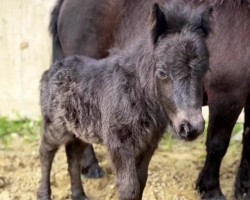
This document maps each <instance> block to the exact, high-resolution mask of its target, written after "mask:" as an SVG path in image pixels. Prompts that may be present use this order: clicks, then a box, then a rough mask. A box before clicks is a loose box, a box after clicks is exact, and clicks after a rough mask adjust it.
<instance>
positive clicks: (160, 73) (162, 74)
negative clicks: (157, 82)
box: [156, 69, 168, 79]
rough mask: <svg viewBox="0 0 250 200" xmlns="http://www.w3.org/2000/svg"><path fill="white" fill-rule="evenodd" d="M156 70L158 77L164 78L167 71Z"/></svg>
mask: <svg viewBox="0 0 250 200" xmlns="http://www.w3.org/2000/svg"><path fill="white" fill-rule="evenodd" d="M156 72H157V75H158V77H159V78H161V79H165V78H167V77H168V75H167V72H166V71H165V70H163V69H157V70H156Z"/></svg>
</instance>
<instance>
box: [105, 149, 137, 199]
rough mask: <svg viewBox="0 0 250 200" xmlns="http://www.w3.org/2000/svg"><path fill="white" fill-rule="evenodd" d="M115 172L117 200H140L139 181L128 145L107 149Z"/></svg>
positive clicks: (133, 158) (132, 154)
mask: <svg viewBox="0 0 250 200" xmlns="http://www.w3.org/2000/svg"><path fill="white" fill-rule="evenodd" d="M109 152H110V155H111V160H112V163H113V166H114V168H115V171H116V173H117V188H118V193H119V200H140V199H141V198H140V183H139V180H138V177H137V172H136V162H135V157H134V153H133V151H131V149H130V148H129V147H127V148H124V147H118V148H113V149H109Z"/></svg>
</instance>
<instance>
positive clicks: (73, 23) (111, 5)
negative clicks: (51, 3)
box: [50, 0, 250, 199]
mask: <svg viewBox="0 0 250 200" xmlns="http://www.w3.org/2000/svg"><path fill="white" fill-rule="evenodd" d="M167 1H169V0H159V1H158V2H160V3H162V2H167ZM184 1H185V2H186V3H189V4H192V6H199V5H200V4H211V5H213V7H214V14H213V16H214V20H213V24H212V30H213V34H211V35H210V37H209V39H208V47H209V51H210V54H211V56H210V68H211V73H207V75H206V78H205V82H204V86H203V87H204V105H209V126H208V135H207V142H206V145H207V156H206V161H205V165H204V167H203V169H202V171H201V173H200V175H199V177H198V180H197V183H196V188H197V190H198V191H199V192H200V193H201V195H202V198H204V199H209V198H210V199H225V197H224V195H223V194H222V192H221V189H220V182H219V170H220V165H221V161H222V159H223V157H224V155H225V153H226V151H227V147H228V144H229V141H230V137H231V132H232V129H233V126H234V124H235V122H236V120H237V118H238V116H239V114H240V112H241V110H242V109H243V108H245V123H244V134H243V151H242V158H241V163H240V166H239V170H238V174H237V178H236V183H235V197H236V198H238V199H240V198H245V199H249V198H250V130H249V129H250V67H249V65H250V37H249V34H250V9H249V0H203V1H200V0H184ZM153 2H155V1H153V0H148V1H144V0H103V1H98V0H75V1H73V2H72V1H70V0H59V1H58V4H57V5H56V7H55V8H54V10H53V12H52V18H51V24H50V30H51V34H52V36H53V60H58V59H61V58H62V57H64V56H70V55H74V54H84V55H88V56H90V57H93V58H96V59H98V58H103V57H106V56H107V55H109V54H112V53H115V52H116V51H117V50H119V49H124V48H126V47H128V46H130V45H131V44H133V43H134V41H136V38H138V37H140V35H141V33H142V32H145V29H144V27H142V26H141V24H143V23H142V22H143V21H144V22H145V21H146V20H147V16H148V13H149V10H150V7H151V6H152V4H153ZM169 26H171V24H169ZM85 160H87V161H88V162H87V163H88V165H86V166H85V167H84V169H83V170H84V172H85V173H88V175H90V176H101V175H102V173H101V170H100V168H99V167H98V164H97V162H96V159H95V156H94V154H93V150H92V149H91V148H89V149H88V150H87V153H86V156H85ZM85 163H86V162H85Z"/></svg>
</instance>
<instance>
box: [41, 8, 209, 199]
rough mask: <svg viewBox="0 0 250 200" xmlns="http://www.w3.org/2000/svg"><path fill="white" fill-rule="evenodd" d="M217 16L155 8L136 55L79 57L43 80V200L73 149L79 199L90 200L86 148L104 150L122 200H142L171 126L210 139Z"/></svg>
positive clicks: (188, 137) (184, 134)
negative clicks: (62, 151) (207, 114)
mask: <svg viewBox="0 0 250 200" xmlns="http://www.w3.org/2000/svg"><path fill="white" fill-rule="evenodd" d="M210 11H211V10H210V9H204V8H199V9H196V10H192V9H191V8H189V7H183V5H176V4H173V5H170V6H168V7H161V6H159V5H158V4H155V5H154V7H153V11H152V13H151V16H150V21H149V27H150V28H149V29H148V30H149V31H148V32H147V33H143V34H142V37H141V39H140V40H139V41H135V43H134V44H133V45H132V46H131V47H130V48H128V49H126V50H123V51H119V53H117V54H116V55H113V56H110V57H108V58H107V59H103V60H99V61H97V60H93V59H90V58H87V57H83V56H82V57H80V56H73V57H70V58H67V59H65V60H63V61H61V62H58V63H56V64H54V65H53V66H52V67H51V68H50V69H49V70H48V71H46V72H45V73H44V74H43V77H42V80H41V108H42V115H43V122H44V134H43V138H42V143H41V146H40V159H41V165H42V179H41V185H40V188H39V192H38V198H39V199H43V200H45V199H50V195H51V190H50V171H51V165H52V161H53V158H54V155H55V153H56V151H57V149H58V147H59V146H60V145H63V144H64V145H65V146H66V154H67V159H68V164H69V174H70V177H71V191H72V199H74V200H79V199H87V197H86V195H85V193H84V190H83V187H82V182H81V177H80V174H81V170H80V169H81V166H80V163H81V158H82V155H83V153H84V148H85V146H86V144H87V143H102V144H104V145H105V146H106V147H107V149H108V151H109V153H110V157H111V160H112V164H113V166H114V169H115V171H116V173H117V187H118V192H119V199H120V200H138V199H141V198H142V193H143V189H144V187H145V185H146V180H147V171H148V165H149V161H150V159H151V157H152V155H153V153H154V151H155V149H156V148H157V144H158V142H159V140H160V138H161V137H162V135H163V133H164V130H165V128H166V127H167V125H170V127H172V129H173V132H174V133H175V135H176V136H177V137H178V138H181V139H184V140H193V139H195V138H196V137H197V136H198V135H200V134H201V133H202V132H203V129H204V120H203V118H202V114H201V106H202V78H203V77H204V75H205V72H206V71H207V69H208V57H209V56H208V51H207V48H206V44H205V38H206V36H207V34H208V32H209V26H208V24H209V15H210Z"/></svg>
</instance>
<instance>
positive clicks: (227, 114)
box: [196, 95, 242, 199]
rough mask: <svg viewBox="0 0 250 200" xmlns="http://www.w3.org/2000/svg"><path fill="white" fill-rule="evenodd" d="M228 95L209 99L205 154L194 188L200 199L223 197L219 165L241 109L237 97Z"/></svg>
mask: <svg viewBox="0 0 250 200" xmlns="http://www.w3.org/2000/svg"><path fill="white" fill-rule="evenodd" d="M228 96H229V98H228ZM228 96H226V95H224V96H222V95H221V96H220V95H218V96H217V97H216V98H214V99H210V104H209V126H208V134H207V141H206V146H207V156H206V161H205V166H204V167H203V169H202V171H201V172H200V175H199V177H198V180H197V183H196V189H197V190H198V191H199V192H200V193H201V195H202V199H225V197H224V195H223V194H222V192H221V189H220V182H219V171H220V165H221V161H222V159H223V157H224V155H225V153H226V151H227V147H228V144H229V141H230V137H231V132H232V129H233V127H234V124H235V122H236V120H237V118H238V116H239V114H240V112H241V110H242V105H241V103H239V102H238V100H237V99H238V98H237V97H235V98H233V97H232V95H228ZM225 98H227V99H225ZM230 98H231V99H230Z"/></svg>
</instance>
